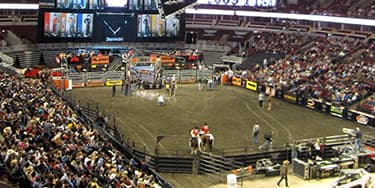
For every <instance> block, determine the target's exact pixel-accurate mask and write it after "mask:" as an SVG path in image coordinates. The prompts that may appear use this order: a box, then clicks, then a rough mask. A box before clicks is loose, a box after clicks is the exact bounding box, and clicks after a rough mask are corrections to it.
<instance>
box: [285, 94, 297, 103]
mask: <svg viewBox="0 0 375 188" xmlns="http://www.w3.org/2000/svg"><path fill="white" fill-rule="evenodd" d="M283 100H284V101H287V102H290V103H297V96H296V95H295V94H293V93H284V96H283Z"/></svg>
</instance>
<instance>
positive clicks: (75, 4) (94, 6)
mask: <svg viewBox="0 0 375 188" xmlns="http://www.w3.org/2000/svg"><path fill="white" fill-rule="evenodd" d="M105 3H106V2H105V1H104V0H56V8H61V9H76V10H85V9H90V10H98V9H103V8H104V7H105Z"/></svg>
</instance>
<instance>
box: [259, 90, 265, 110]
mask: <svg viewBox="0 0 375 188" xmlns="http://www.w3.org/2000/svg"><path fill="white" fill-rule="evenodd" d="M264 97H265V95H264V93H263V92H260V93H259V95H258V103H259V107H261V108H264Z"/></svg>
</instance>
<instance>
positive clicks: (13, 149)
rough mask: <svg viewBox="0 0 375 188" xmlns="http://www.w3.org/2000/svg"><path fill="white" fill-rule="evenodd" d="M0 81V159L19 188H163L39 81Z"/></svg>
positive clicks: (13, 78) (10, 78)
mask: <svg viewBox="0 0 375 188" xmlns="http://www.w3.org/2000/svg"><path fill="white" fill-rule="evenodd" d="M0 80H1V86H0V96H1V97H0V103H1V106H2V108H1V111H0V115H1V116H0V128H1V130H2V135H3V137H4V141H3V142H1V144H0V147H1V150H2V151H3V152H1V154H0V156H1V160H0V161H1V164H2V165H3V166H4V167H6V168H7V169H8V171H9V177H10V180H11V181H12V182H13V183H15V184H18V186H19V187H128V188H130V187H161V186H160V185H159V183H158V182H156V177H155V176H154V175H153V174H152V173H150V171H149V170H148V167H147V165H146V164H145V163H143V162H137V161H136V160H134V159H128V158H126V157H125V156H124V155H123V154H121V153H120V152H119V151H118V150H117V149H115V148H114V147H113V146H112V144H111V143H110V142H109V141H108V140H107V139H106V138H104V137H103V136H101V135H100V134H99V133H98V132H97V131H96V130H95V129H93V128H92V127H90V126H87V125H86V124H85V123H83V121H82V120H81V118H80V117H81V116H80V115H81V114H80V111H79V110H78V111H77V113H75V112H74V110H73V109H71V108H70V107H69V106H68V104H67V103H66V102H65V101H63V100H62V99H61V98H59V97H57V96H56V95H55V94H54V93H53V92H52V91H51V90H50V89H48V87H47V86H46V85H44V84H43V83H42V82H41V81H39V80H31V79H25V78H21V77H19V76H16V75H15V76H13V75H8V74H5V73H3V72H1V74H0Z"/></svg>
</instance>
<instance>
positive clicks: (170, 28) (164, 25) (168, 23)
mask: <svg viewBox="0 0 375 188" xmlns="http://www.w3.org/2000/svg"><path fill="white" fill-rule="evenodd" d="M137 23H138V30H137V37H140V38H149V37H179V36H180V30H181V28H180V27H181V24H180V18H179V17H177V16H170V17H167V18H166V19H163V18H162V17H161V16H160V15H158V14H141V15H138V22H137Z"/></svg>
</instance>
